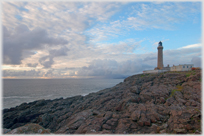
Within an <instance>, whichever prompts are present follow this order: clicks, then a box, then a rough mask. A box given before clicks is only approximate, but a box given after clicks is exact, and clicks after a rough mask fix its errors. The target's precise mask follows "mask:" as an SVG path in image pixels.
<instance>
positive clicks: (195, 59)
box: [191, 57, 201, 67]
mask: <svg viewBox="0 0 204 136" xmlns="http://www.w3.org/2000/svg"><path fill="white" fill-rule="evenodd" d="M191 63H192V64H194V67H201V58H200V57H193V58H192V60H191Z"/></svg>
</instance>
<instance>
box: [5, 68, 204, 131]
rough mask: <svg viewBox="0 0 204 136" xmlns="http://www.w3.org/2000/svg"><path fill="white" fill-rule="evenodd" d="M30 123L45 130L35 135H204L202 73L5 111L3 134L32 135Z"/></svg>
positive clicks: (141, 78)
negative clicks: (203, 122)
mask: <svg viewBox="0 0 204 136" xmlns="http://www.w3.org/2000/svg"><path fill="white" fill-rule="evenodd" d="M28 125H31V126H33V127H31V128H33V129H34V128H35V129H36V128H39V129H40V130H35V131H33V133H39V132H40V133H42V132H44V133H55V134H61V133H62V134H156V133H201V71H200V70H193V71H188V72H166V73H160V74H139V75H134V76H131V77H128V78H126V79H125V80H124V82H122V83H120V84H118V85H116V86H114V87H112V88H108V89H104V90H101V91H99V92H97V93H91V94H89V95H87V96H75V97H71V98H66V99H63V98H60V99H55V100H39V101H34V102H30V103H23V104H21V105H20V106H17V107H15V108H10V109H4V110H3V127H4V128H5V129H4V133H10V134H12V133H31V130H29V132H27V130H28V127H26V126H28ZM41 127H42V128H41ZM23 128H24V129H23ZM25 128H27V129H25ZM22 129H23V130H22Z"/></svg>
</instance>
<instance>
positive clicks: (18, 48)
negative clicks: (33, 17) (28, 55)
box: [3, 24, 68, 64]
mask: <svg viewBox="0 0 204 136" xmlns="http://www.w3.org/2000/svg"><path fill="white" fill-rule="evenodd" d="M3 36H4V37H3V63H4V64H20V63H21V60H22V59H24V58H22V53H23V51H28V50H39V49H43V48H44V46H45V45H47V46H56V45H65V44H67V43H68V41H67V40H65V39H63V38H54V37H50V36H49V35H48V33H47V31H46V30H44V29H41V28H35V29H33V30H29V28H28V27H27V26H26V25H23V24H22V25H19V26H17V27H16V28H15V31H14V33H11V32H9V31H8V30H7V28H6V27H5V26H4V31H3Z"/></svg>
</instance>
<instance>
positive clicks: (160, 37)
mask: <svg viewBox="0 0 204 136" xmlns="http://www.w3.org/2000/svg"><path fill="white" fill-rule="evenodd" d="M1 6H2V19H1V20H2V40H3V42H2V77H3V78H44V79H47V78H48V79H49V78H124V77H127V76H131V75H134V74H138V73H142V71H144V70H153V69H154V68H155V67H157V46H158V42H159V41H162V43H163V48H164V49H163V63H164V66H167V65H168V64H169V65H170V66H173V65H179V64H194V67H201V59H202V56H201V54H202V45H201V44H202V37H201V36H202V35H201V33H202V29H201V27H202V24H201V21H202V20H201V16H202V13H201V11H202V7H201V6H202V3H201V2H199V1H197V2H194V1H187V2H167V1H164V2H161V1H155V2H152V1H149V2H148V1H147V2H141V1H140V2H138V1H129V2H123V1H112V2H107V1H105V2H102V1H99V2H96V1H85V2H70V1H59V2H55V1H47V0H45V1H36V2H35V1H32V2H29V1H27V2H26V1H3V2H2V5H1Z"/></svg>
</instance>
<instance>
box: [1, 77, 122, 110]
mask: <svg viewBox="0 0 204 136" xmlns="http://www.w3.org/2000/svg"><path fill="white" fill-rule="evenodd" d="M123 80H124V79H3V80H2V81H3V82H2V85H3V105H2V106H3V108H11V107H15V106H17V105H19V104H21V103H23V102H31V101H35V100H40V99H56V98H60V97H63V98H67V97H71V96H76V95H83V96H84V95H87V94H89V93H91V92H97V91H100V90H102V89H105V88H110V87H113V86H115V85H116V84H118V83H120V82H123Z"/></svg>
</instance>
